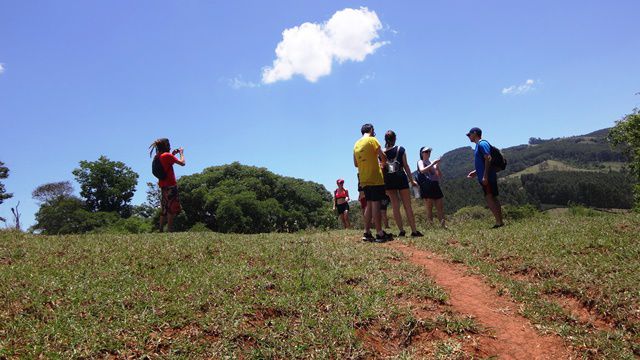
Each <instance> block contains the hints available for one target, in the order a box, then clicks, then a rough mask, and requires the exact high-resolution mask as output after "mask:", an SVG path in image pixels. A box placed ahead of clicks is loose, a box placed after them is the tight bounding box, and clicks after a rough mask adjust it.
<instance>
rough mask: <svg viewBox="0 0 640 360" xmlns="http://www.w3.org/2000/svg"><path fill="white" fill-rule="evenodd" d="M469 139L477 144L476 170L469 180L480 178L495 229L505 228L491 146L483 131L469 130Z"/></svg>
mask: <svg viewBox="0 0 640 360" xmlns="http://www.w3.org/2000/svg"><path fill="white" fill-rule="evenodd" d="M467 137H468V138H469V140H470V141H471V142H472V143H475V144H476V149H475V151H474V158H475V168H476V169H475V170H473V171H472V172H470V173H469V175H467V177H468V178H474V177H475V178H478V182H479V183H480V185H481V186H482V191H484V198H485V199H486V200H487V205H489V209H490V210H491V212H492V213H493V216H494V217H495V218H496V224H495V225H493V228H494V229H496V228H499V227H502V226H504V222H503V220H502V205H500V200H498V197H497V196H498V174H497V173H496V170H495V169H493V167H492V166H491V144H489V142H488V141H487V140H482V130H480V128H477V127H474V128H471V130H469V132H468V133H467Z"/></svg>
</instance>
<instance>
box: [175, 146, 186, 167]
mask: <svg viewBox="0 0 640 360" xmlns="http://www.w3.org/2000/svg"><path fill="white" fill-rule="evenodd" d="M177 151H178V153H180V159H176V160H175V163H176V164H178V165H180V166H185V165H186V164H187V162H186V161H185V160H184V149H183V148H180V149H177ZM174 152H175V151H174ZM173 155H174V156H175V153H174V154H173Z"/></svg>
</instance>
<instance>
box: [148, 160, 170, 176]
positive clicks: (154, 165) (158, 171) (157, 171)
mask: <svg viewBox="0 0 640 360" xmlns="http://www.w3.org/2000/svg"><path fill="white" fill-rule="evenodd" d="M151 172H152V173H153V176H155V177H156V178H158V180H164V179H165V178H166V177H167V173H166V172H165V171H164V167H163V166H162V162H161V161H160V154H156V156H154V157H153V161H152V162H151Z"/></svg>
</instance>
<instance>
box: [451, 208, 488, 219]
mask: <svg viewBox="0 0 640 360" xmlns="http://www.w3.org/2000/svg"><path fill="white" fill-rule="evenodd" d="M489 216H491V212H490V211H489V209H486V208H484V207H482V206H466V207H463V208H462V209H460V210H458V211H456V213H455V214H453V217H454V218H455V219H456V220H459V221H465V220H477V219H484V218H486V217H489Z"/></svg>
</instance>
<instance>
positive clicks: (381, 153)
mask: <svg viewBox="0 0 640 360" xmlns="http://www.w3.org/2000/svg"><path fill="white" fill-rule="evenodd" d="M378 158H379V159H380V167H384V166H385V165H386V164H387V155H385V154H384V151H382V148H381V147H379V148H378Z"/></svg>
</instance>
